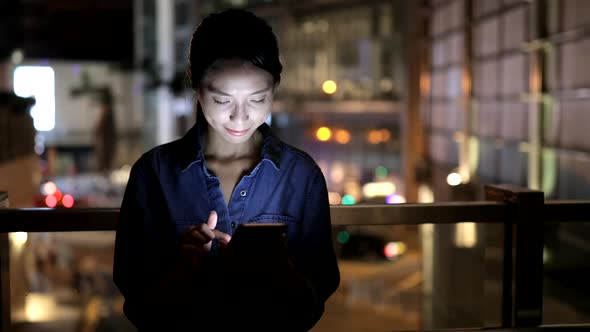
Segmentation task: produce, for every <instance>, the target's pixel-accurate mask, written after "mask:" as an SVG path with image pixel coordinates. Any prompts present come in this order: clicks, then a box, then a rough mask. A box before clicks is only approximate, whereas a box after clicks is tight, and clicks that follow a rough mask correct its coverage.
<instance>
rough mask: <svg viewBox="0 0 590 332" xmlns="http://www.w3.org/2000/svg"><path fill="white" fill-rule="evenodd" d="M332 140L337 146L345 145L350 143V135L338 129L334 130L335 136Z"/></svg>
mask: <svg viewBox="0 0 590 332" xmlns="http://www.w3.org/2000/svg"><path fill="white" fill-rule="evenodd" d="M334 138H335V139H336V142H338V143H339V144H347V143H348V142H350V133H349V132H348V130H345V129H338V130H336V135H335V137H334Z"/></svg>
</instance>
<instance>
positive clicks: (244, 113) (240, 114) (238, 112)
mask: <svg viewBox="0 0 590 332" xmlns="http://www.w3.org/2000/svg"><path fill="white" fill-rule="evenodd" d="M229 119H230V120H231V121H240V120H241V121H245V120H248V119H250V115H249V114H248V110H247V109H246V105H245V103H240V104H238V105H236V107H234V109H233V110H232V112H231V113H230V115H229Z"/></svg>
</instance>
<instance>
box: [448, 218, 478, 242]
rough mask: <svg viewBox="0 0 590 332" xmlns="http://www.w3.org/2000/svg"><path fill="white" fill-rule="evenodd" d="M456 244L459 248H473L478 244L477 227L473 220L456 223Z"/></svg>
mask: <svg viewBox="0 0 590 332" xmlns="http://www.w3.org/2000/svg"><path fill="white" fill-rule="evenodd" d="M454 242H455V246H457V247H459V248H473V247H475V245H476V244H477V227H476V225H475V223H472V222H462V223H458V224H456V225H455V241H454Z"/></svg>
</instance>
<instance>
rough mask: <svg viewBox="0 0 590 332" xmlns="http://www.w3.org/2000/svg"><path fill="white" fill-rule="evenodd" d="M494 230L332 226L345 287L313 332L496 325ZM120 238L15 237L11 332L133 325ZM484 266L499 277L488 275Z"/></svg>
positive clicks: (12, 236) (127, 328)
mask: <svg viewBox="0 0 590 332" xmlns="http://www.w3.org/2000/svg"><path fill="white" fill-rule="evenodd" d="M487 227H488V228H487V229H486V228H485V227H484V226H476V225H475V224H473V223H462V224H457V225H440V226H433V225H422V226H361V225H356V226H334V227H333V240H334V244H335V249H336V252H337V255H338V259H339V266H340V271H341V283H340V287H339V288H338V290H337V291H336V293H335V294H333V295H332V297H331V298H330V299H329V301H328V303H327V304H326V311H325V314H324V316H323V317H322V319H321V320H320V322H319V323H318V324H317V325H316V326H315V327H314V328H313V330H312V331H314V332H323V331H351V332H352V331H392V330H417V329H420V328H433V329H434V328H454V327H471V326H483V325H484V320H485V321H486V322H487V325H488V326H489V325H490V324H492V325H493V324H495V323H496V322H497V321H499V312H500V307H499V304H500V302H499V294H500V293H499V291H500V289H501V287H500V284H499V280H501V269H500V267H501V259H500V260H497V258H498V257H499V258H501V254H496V255H495V257H496V261H494V258H493V256H494V255H493V252H494V250H496V251H495V252H496V253H497V252H498V250H499V249H493V248H501V246H502V243H501V232H500V230H501V227H499V225H488V226H487ZM499 235H500V236H499ZM114 236H115V233H114V232H67V233H65V232H56V233H11V234H9V238H10V246H11V260H10V275H11V304H12V307H11V310H12V321H13V331H19V332H20V331H39V330H43V331H60V332H67V331H82V330H84V331H131V330H133V328H132V326H131V324H130V323H129V322H128V321H127V319H126V318H125V316H124V315H123V313H122V303H123V301H122V297H121V295H120V294H119V292H118V290H117V288H116V287H115V285H114V283H113V282H112V263H113V261H112V257H113V244H114ZM486 239H487V241H488V242H487V243H490V244H493V245H490V246H489V247H490V248H492V250H491V251H490V250H488V251H487V252H486V249H485V245H484V243H486V242H485V241H486ZM489 252H492V254H491V255H490V254H489ZM490 257H492V258H490ZM484 258H485V259H484ZM464 267H468V269H466V268H464ZM466 271H468V272H467V273H466ZM486 272H487V275H491V276H492V278H495V279H494V280H492V281H489V280H485V278H484V275H486ZM490 284H491V285H492V286H489V285H490ZM484 285H486V287H484ZM484 297H485V298H486V301H481V299H482V298H484ZM484 304H485V305H484Z"/></svg>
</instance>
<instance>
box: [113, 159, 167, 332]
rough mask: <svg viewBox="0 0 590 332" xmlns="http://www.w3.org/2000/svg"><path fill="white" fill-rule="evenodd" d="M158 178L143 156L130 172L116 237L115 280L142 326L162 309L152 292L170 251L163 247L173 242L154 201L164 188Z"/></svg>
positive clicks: (133, 318) (131, 315)
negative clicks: (167, 236) (166, 235)
mask: <svg viewBox="0 0 590 332" xmlns="http://www.w3.org/2000/svg"><path fill="white" fill-rule="evenodd" d="M150 175H151V176H150ZM156 182H157V181H156V178H155V176H154V175H153V171H152V170H150V168H149V163H147V162H146V161H145V160H143V159H140V160H139V161H138V162H137V163H136V164H135V165H134V166H133V168H132V170H131V173H130V177H129V181H128V183H127V187H126V189H125V194H124V196H123V201H122V203H121V209H120V214H119V222H118V225H117V233H116V239H115V253H114V264H113V280H114V282H115V285H116V286H117V287H118V289H119V291H120V292H121V294H122V295H123V297H124V298H125V303H124V307H123V308H124V312H125V315H126V316H127V318H128V319H129V320H130V321H131V322H132V323H133V324H134V325H135V326H136V327H138V328H141V327H142V326H145V324H147V323H146V317H149V316H150V315H149V312H152V311H154V310H158V309H157V308H154V307H153V306H152V305H151V304H153V300H152V299H151V298H150V295H151V294H153V293H154V292H155V291H154V290H155V286H156V285H157V284H158V280H159V277H160V276H161V272H162V271H165V269H166V263H165V262H166V257H167V255H169V254H170V253H168V252H166V251H162V248H166V247H170V246H166V245H164V243H163V238H164V237H163V236H162V233H163V232H162V230H161V229H159V227H161V225H158V223H157V222H156V221H157V220H160V219H161V216H162V214H161V213H160V211H159V210H160V209H161V208H160V207H159V206H161V205H162V204H154V203H155V202H156V201H158V197H159V196H158V195H159V192H160V191H159V188H158V186H157V185H156ZM156 248H160V250H156ZM168 257H169V256H168Z"/></svg>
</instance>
